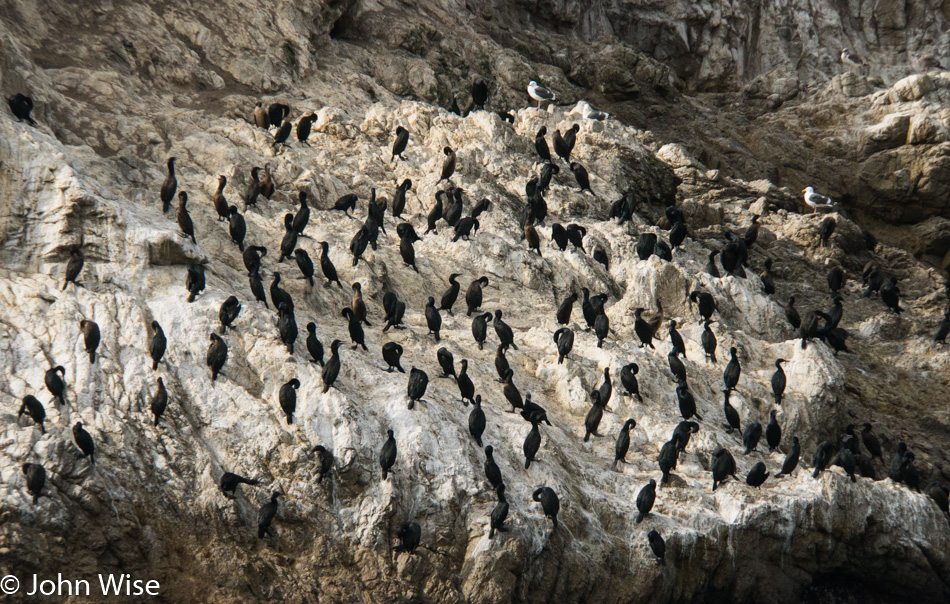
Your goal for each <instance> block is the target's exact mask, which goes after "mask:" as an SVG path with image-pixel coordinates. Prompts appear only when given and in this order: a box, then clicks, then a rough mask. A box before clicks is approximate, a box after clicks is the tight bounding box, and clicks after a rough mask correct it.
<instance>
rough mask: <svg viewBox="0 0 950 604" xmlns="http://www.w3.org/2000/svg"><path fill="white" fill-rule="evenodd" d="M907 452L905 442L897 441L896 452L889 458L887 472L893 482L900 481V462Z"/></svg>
mask: <svg viewBox="0 0 950 604" xmlns="http://www.w3.org/2000/svg"><path fill="white" fill-rule="evenodd" d="M906 453H907V444H906V443H904V442H903V441H901V442H899V443H897V452H896V453H895V454H894V457H893V458H892V459H891V469H890V471H889V472H888V477H890V479H891V480H893V481H894V482H900V481H901V463H902V462H903V461H904V455H905V454H906Z"/></svg>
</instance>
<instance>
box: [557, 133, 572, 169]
mask: <svg viewBox="0 0 950 604" xmlns="http://www.w3.org/2000/svg"><path fill="white" fill-rule="evenodd" d="M553 140H554V152H555V153H557V155H558V157H560V158H561V159H563V160H564V161H566V162H567V163H571V149H570V148H568V146H567V142H565V140H564V137H563V136H561V131H560V130H555V131H554V137H553Z"/></svg>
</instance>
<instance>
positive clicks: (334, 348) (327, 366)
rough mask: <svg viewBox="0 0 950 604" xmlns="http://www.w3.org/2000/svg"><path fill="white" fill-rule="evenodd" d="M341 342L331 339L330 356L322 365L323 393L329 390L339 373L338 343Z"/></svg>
mask: <svg viewBox="0 0 950 604" xmlns="http://www.w3.org/2000/svg"><path fill="white" fill-rule="evenodd" d="M341 344H343V342H341V341H339V340H333V342H331V343H330V358H329V359H327V362H326V363H324V365H323V374H322V375H323V393H324V394H326V393H327V392H329V390H330V388H331V387H332V386H333V383H334V382H336V378H337V377H338V376H339V375H340V345H341Z"/></svg>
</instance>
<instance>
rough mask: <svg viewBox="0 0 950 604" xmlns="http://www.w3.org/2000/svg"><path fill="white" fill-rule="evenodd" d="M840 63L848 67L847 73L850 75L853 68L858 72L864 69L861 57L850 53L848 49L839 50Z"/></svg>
mask: <svg viewBox="0 0 950 604" xmlns="http://www.w3.org/2000/svg"><path fill="white" fill-rule="evenodd" d="M841 62H842V63H844V64H845V65H847V66H848V73H852V72H853V71H854V69H855V68H857V69H858V71H861V70H862V69H864V68H865V67H866V65H865V64H864V61H862V60H861V57H859V56H858V55H856V54H854V53H853V52H851V50H850V49H847V48H842V49H841Z"/></svg>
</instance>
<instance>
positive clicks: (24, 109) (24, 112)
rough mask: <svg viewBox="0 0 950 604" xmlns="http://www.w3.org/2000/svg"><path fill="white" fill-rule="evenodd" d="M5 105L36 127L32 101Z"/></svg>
mask: <svg viewBox="0 0 950 604" xmlns="http://www.w3.org/2000/svg"><path fill="white" fill-rule="evenodd" d="M7 103H9V104H10V111H12V112H13V115H14V117H16V120H17V122H18V123H19V122H22V121H23V120H26V121H27V122H29V123H30V125H31V126H35V125H36V121H35V120H34V119H33V117H32V116H31V115H30V114H31V113H33V99H31V98H30V97H28V96H26V95H25V94H22V93H20V92H18V93H16V94H14V95H13V96H11V97H10V98H8V99H7ZM34 503H35V502H34Z"/></svg>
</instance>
